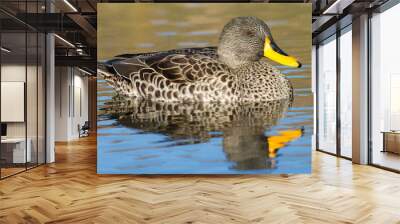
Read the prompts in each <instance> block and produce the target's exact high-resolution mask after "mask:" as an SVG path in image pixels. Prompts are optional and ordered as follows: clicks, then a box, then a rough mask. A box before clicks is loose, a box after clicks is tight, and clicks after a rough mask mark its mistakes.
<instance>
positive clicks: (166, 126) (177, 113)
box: [103, 95, 303, 170]
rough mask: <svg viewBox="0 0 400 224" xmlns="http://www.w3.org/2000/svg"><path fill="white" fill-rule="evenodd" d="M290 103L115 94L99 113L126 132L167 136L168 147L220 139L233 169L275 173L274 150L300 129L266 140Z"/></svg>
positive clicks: (281, 133)
mask: <svg viewBox="0 0 400 224" xmlns="http://www.w3.org/2000/svg"><path fill="white" fill-rule="evenodd" d="M290 104H291V101H290V100H275V101H266V102H248V103H217V102H191V103H178V102H176V103H174V102H154V101H149V100H141V99H132V98H126V97H124V96H120V95H117V96H114V97H113V99H112V100H111V101H109V102H108V103H107V104H106V105H105V107H104V109H103V110H105V111H104V112H105V113H106V114H107V115H108V116H111V117H112V118H114V119H117V120H118V122H119V123H120V124H121V125H123V126H125V127H129V128H135V129H139V130H141V131H142V132H144V133H159V134H163V135H165V136H167V137H168V140H167V142H168V143H170V146H176V145H189V144H198V143H204V142H207V141H209V140H210V139H211V138H214V137H221V138H222V139H223V140H222V147H223V151H224V153H225V155H226V158H227V160H229V161H231V162H233V165H232V167H231V168H232V169H235V170H254V169H271V168H275V167H276V165H277V164H276V160H275V157H276V156H277V151H278V150H279V149H280V148H282V147H284V146H285V145H286V144H287V143H288V142H290V141H293V140H294V139H297V138H298V137H300V136H301V135H302V132H303V130H302V129H299V130H287V131H283V132H280V133H279V135H277V136H268V137H267V136H266V135H265V132H266V131H268V130H269V129H270V128H271V127H273V126H275V125H276V124H277V122H278V121H279V120H280V119H281V118H282V117H283V116H284V114H285V112H286V111H287V110H288V108H289V107H290Z"/></svg>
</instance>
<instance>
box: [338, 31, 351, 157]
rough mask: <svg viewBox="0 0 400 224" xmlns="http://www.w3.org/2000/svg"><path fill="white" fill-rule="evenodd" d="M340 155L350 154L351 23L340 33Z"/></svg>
mask: <svg viewBox="0 0 400 224" xmlns="http://www.w3.org/2000/svg"><path fill="white" fill-rule="evenodd" d="M339 45H340V50H339V52H340V57H339V58H340V88H339V89H340V155H341V156H344V157H348V158H351V156H352V148H351V145H352V144H351V141H352V138H351V136H352V125H351V124H352V96H353V94H352V73H353V71H352V32H351V25H350V26H348V27H346V28H345V29H343V30H342V31H341V35H340V44H339Z"/></svg>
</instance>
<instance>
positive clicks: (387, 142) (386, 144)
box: [382, 131, 400, 154]
mask: <svg viewBox="0 0 400 224" xmlns="http://www.w3.org/2000/svg"><path fill="white" fill-rule="evenodd" d="M382 133H383V151H382V152H392V153H396V154H400V131H383V132H382Z"/></svg>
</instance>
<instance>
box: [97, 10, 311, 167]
mask: <svg viewBox="0 0 400 224" xmlns="http://www.w3.org/2000/svg"><path fill="white" fill-rule="evenodd" d="M310 21H311V4H264V3H248V4H243V3H242V4H204V3H203V4H194V3H187V4H147V3H146V4H120V3H119V4H110V3H104V4H98V137H97V142H98V154H97V159H98V161H97V172H98V173H100V174H282V173H289V174H290V173H310V172H311V135H312V131H313V96H312V91H311V26H310ZM278 44H279V45H278Z"/></svg>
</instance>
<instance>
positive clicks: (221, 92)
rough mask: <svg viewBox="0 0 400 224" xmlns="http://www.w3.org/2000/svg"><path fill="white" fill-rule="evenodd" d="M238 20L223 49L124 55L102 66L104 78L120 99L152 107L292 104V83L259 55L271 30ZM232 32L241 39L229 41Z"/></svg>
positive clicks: (250, 19)
mask: <svg viewBox="0 0 400 224" xmlns="http://www.w3.org/2000/svg"><path fill="white" fill-rule="evenodd" d="M236 20H238V21H236V22H235V19H233V20H232V21H231V22H230V23H229V24H228V25H227V26H225V28H224V30H223V33H222V34H221V38H220V44H219V47H218V49H217V48H215V47H207V48H185V49H175V50H171V51H164V52H150V53H143V54H124V55H119V56H117V57H115V58H113V59H111V60H108V61H104V62H100V63H99V66H98V68H99V69H98V71H99V74H100V75H102V76H103V78H104V79H105V80H107V81H108V82H109V83H110V84H111V85H112V86H113V87H114V88H115V89H116V91H117V92H118V93H120V94H122V95H126V96H130V97H133V98H140V99H149V100H153V101H166V102H174V101H190V102H197V101H202V102H203V101H204V102H206V101H207V102H216V101H218V102H231V101H238V102H243V101H270V100H280V99H291V98H292V95H293V90H292V87H291V84H290V82H289V81H288V80H287V79H286V78H285V77H284V76H283V75H282V74H281V72H280V71H279V70H277V69H276V68H274V67H273V66H272V65H270V64H269V63H268V62H267V60H266V59H264V58H262V57H261V56H259V53H257V52H259V51H260V49H258V48H260V46H259V45H260V44H259V43H258V42H263V40H262V38H265V37H264V36H265V35H267V34H268V32H269V29H268V27H267V26H266V25H265V24H264V23H263V22H262V21H260V20H258V19H257V18H254V17H239V18H238V19H236ZM243 24H248V25H247V26H246V25H243ZM239 25H240V26H239ZM253 26H254V27H253ZM232 30H233V31H235V32H239V34H237V35H236V33H234V37H235V38H234V39H233V40H232V38H229V37H231V36H232V34H230V33H232V32H233V31H232ZM224 33H225V35H224ZM248 35H253V36H248ZM240 39H242V40H248V42H249V43H250V44H248V43H247V42H244V41H242V42H240ZM259 39H261V40H259ZM235 41H236V42H237V44H236V45H237V46H238V49H243V48H246V47H247V48H248V49H249V50H248V52H250V53H245V52H242V51H238V50H237V49H235V48H234V47H233V46H236V45H232V44H234V43H235ZM253 48H254V49H253Z"/></svg>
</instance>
